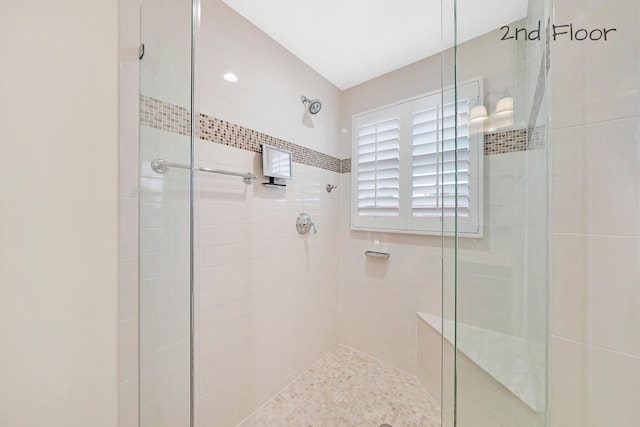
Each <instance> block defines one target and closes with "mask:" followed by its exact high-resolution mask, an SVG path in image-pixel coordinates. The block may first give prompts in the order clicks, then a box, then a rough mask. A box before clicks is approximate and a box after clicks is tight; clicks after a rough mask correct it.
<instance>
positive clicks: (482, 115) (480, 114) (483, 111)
mask: <svg viewBox="0 0 640 427" xmlns="http://www.w3.org/2000/svg"><path fill="white" fill-rule="evenodd" d="M488 118H489V115H488V114H487V107H485V106H484V105H476V106H475V107H473V108H472V109H471V112H470V113H469V121H470V122H471V123H482V122H484V121H485V120H487V119H488Z"/></svg>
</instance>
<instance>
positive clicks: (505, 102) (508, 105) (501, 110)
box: [494, 96, 513, 116]
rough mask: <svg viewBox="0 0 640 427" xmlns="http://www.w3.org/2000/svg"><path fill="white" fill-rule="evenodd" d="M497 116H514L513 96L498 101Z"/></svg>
mask: <svg viewBox="0 0 640 427" xmlns="http://www.w3.org/2000/svg"><path fill="white" fill-rule="evenodd" d="M494 114H495V115H496V116H506V115H510V114H513V98H512V97H511V96H505V97H504V98H502V99H500V100H499V101H498V104H497V105H496V111H495V112H494Z"/></svg>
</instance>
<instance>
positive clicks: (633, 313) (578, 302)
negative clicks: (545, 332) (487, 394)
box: [551, 0, 640, 427]
mask: <svg viewBox="0 0 640 427" xmlns="http://www.w3.org/2000/svg"><path fill="white" fill-rule="evenodd" d="M555 13H556V22H562V23H569V22H571V23H574V26H576V27H579V28H595V27H609V28H611V27H614V28H617V29H618V31H617V32H616V33H612V34H611V35H612V37H611V39H610V41H608V42H606V43H595V42H589V43H583V44H581V45H580V44H576V43H575V42H574V43H571V42H567V41H562V42H561V41H557V42H556V43H554V44H553V51H552V52H553V57H552V80H553V85H554V90H553V107H552V108H553V122H554V130H553V135H552V136H553V138H552V139H553V150H552V152H553V181H552V184H553V188H552V190H553V226H554V240H553V241H554V259H553V319H552V334H553V341H552V378H553V387H552V402H551V405H552V424H553V425H555V426H563V427H564V426H574V425H575V426H578V425H579V426H588V427H591V426H593V427H595V426H601V425H628V426H631V425H635V424H637V420H638V415H639V414H638V409H637V405H636V404H634V403H633V402H637V401H638V399H640V386H639V385H638V384H640V383H639V382H638V375H639V373H640V343H639V341H638V339H637V337H638V330H639V329H640V317H638V312H639V311H640V294H639V293H638V284H639V283H640V270H639V269H638V265H640V262H639V261H640V253H639V252H638V248H639V247H640V219H639V218H640V199H639V194H640V188H639V181H638V176H640V156H639V155H638V145H639V142H640V136H639V133H638V129H639V125H640V114H639V112H640V108H639V107H640V97H639V95H638V90H637V88H638V87H640V78H639V77H638V76H640V73H639V72H638V71H639V70H638V66H639V63H638V60H637V59H638V52H639V51H640V37H639V34H640V32H639V30H638V26H637V22H638V20H639V19H640V5H639V4H638V2H637V1H619V0H603V1H588V2H577V1H576V2H565V3H563V4H559V2H556V8H555ZM595 64H597V66H595Z"/></svg>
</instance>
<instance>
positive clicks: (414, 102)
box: [351, 81, 482, 236]
mask: <svg viewBox="0 0 640 427" xmlns="http://www.w3.org/2000/svg"><path fill="white" fill-rule="evenodd" d="M480 93H481V87H480V81H473V82H471V83H467V84H464V85H460V86H459V87H458V101H457V103H454V99H453V98H454V92H453V89H449V90H445V91H444V92H440V91H438V92H435V93H432V94H428V95H425V96H421V97H419V98H415V99H411V100H407V101H404V102H402V103H399V104H395V105H392V106H389V107H385V108H381V109H378V110H375V111H372V112H367V113H363V114H358V115H356V116H354V117H353V155H352V194H353V201H352V210H351V218H352V228H353V229H359V230H375V231H390V232H402V233H415V234H441V233H442V216H443V215H444V216H445V217H454V216H455V215H456V205H457V215H458V217H457V219H458V232H459V233H460V234H462V235H472V236H481V235H482V203H481V194H482V162H481V160H482V134H481V133H472V132H470V128H469V112H470V110H471V108H473V107H474V106H475V105H477V104H478V102H479V99H480ZM443 100H444V102H443ZM456 112H457V115H458V120H457V127H456V117H455V115H456Z"/></svg>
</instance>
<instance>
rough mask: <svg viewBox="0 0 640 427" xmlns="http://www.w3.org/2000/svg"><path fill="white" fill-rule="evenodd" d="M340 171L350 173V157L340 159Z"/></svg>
mask: <svg viewBox="0 0 640 427" xmlns="http://www.w3.org/2000/svg"><path fill="white" fill-rule="evenodd" d="M340 173H351V158H348V159H342V160H341V161H340Z"/></svg>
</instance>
